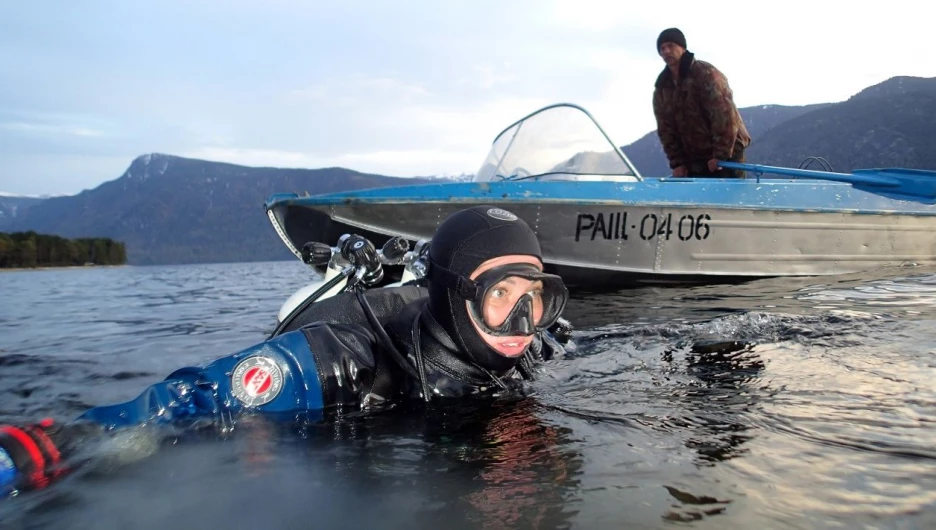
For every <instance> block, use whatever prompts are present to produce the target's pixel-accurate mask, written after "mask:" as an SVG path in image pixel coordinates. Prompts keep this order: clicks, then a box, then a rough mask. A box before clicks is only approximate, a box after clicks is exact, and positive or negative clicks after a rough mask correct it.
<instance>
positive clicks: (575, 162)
mask: <svg viewBox="0 0 936 530" xmlns="http://www.w3.org/2000/svg"><path fill="white" fill-rule="evenodd" d="M722 166H723V167H729V168H735V169H741V170H744V171H745V172H746V173H745V175H746V178H740V179H739V178H710V177H709V178H705V177H692V176H690V177H685V178H676V177H672V176H669V175H665V176H653V177H651V176H644V175H641V174H640V173H639V172H638V171H637V169H636V168H635V167H634V165H633V164H632V163H631V162H630V161H629V160H628V158H627V156H625V154H624V153H623V152H622V151H621V150H620V148H618V147H617V144H615V143H614V142H612V141H611V139H610V138H609V137H608V135H607V134H606V133H605V131H604V130H603V129H602V128H601V126H600V125H599V124H598V123H597V121H596V120H595V119H594V118H593V117H592V115H591V114H589V113H588V112H587V111H586V110H585V109H584V108H582V107H580V106H577V105H574V104H569V103H561V104H556V105H550V106H548V107H545V108H542V109H540V110H538V111H536V112H533V113H532V114H529V115H528V116H525V117H524V118H522V119H520V120H518V121H516V122H515V123H513V124H511V125H510V126H509V127H507V128H506V129H504V130H503V131H502V132H501V133H500V134H498V135H497V136H496V137H495V139H494V142H493V144H492V146H491V149H490V152H489V153H488V155H487V157H486V158H485V160H484V161H483V163H482V165H481V167H480V169H479V170H478V171H477V173H476V175H475V176H474V178H473V180H472V181H470V182H448V181H440V182H438V183H429V184H419V185H403V186H396V187H388V188H378V189H366V190H357V191H349V192H341V193H330V194H322V195H311V196H309V195H306V196H300V195H299V194H296V193H279V194H276V195H273V196H272V197H270V199H269V200H268V201H267V202H266V204H265V208H266V212H267V215H268V217H269V219H270V221H271V223H272V224H273V227H274V229H275V230H276V232H277V233H278V234H279V236H280V237H281V239H282V240H283V242H284V243H285V244H286V246H287V247H288V248H289V249H290V251H291V252H292V253H293V254H295V255H296V257H298V258H300V259H302V258H303V250H302V249H303V247H304V246H305V245H306V244H307V243H309V242H315V241H319V242H321V241H335V240H337V239H338V238H339V237H341V236H342V235H343V234H359V235H361V236H363V237H366V238H368V239H370V240H372V241H374V243H375V244H377V245H382V244H384V243H386V242H387V241H388V240H389V239H390V238H392V237H394V236H402V237H403V238H405V239H406V240H407V241H408V242H409V243H413V244H415V243H416V242H418V241H419V240H429V239H431V238H432V235H433V233H434V231H435V229H436V227H437V226H438V225H439V224H440V223H441V222H442V220H444V219H445V218H446V217H447V216H448V215H449V214H451V213H453V212H455V211H456V210H459V209H462V208H465V207H469V206H473V205H478V204H487V205H492V207H496V208H502V209H505V210H509V211H510V212H513V213H514V214H516V215H518V216H519V217H521V218H523V219H524V220H525V221H526V222H527V223H528V224H529V225H530V226H531V227H532V228H533V230H534V231H535V232H536V233H537V235H538V237H539V238H540V241H541V244H542V248H543V254H544V262H545V265H546V269H547V270H548V271H550V272H554V273H557V274H560V275H562V276H563V278H564V279H565V280H566V282H567V284H568V285H569V286H570V287H578V288H589V289H591V288H594V289H602V288H606V287H610V286H619V285H626V284H633V283H673V282H679V283H684V282H699V283H717V282H723V281H737V280H739V279H740V280H744V279H753V278H762V277H776V276H818V275H832V274H844V273H851V272H857V271H863V270H870V269H877V268H885V267H892V266H900V265H905V264H918V265H932V264H936V237H934V235H933V234H934V233H936V171H925V170H915V169H905V168H884V169H880V168H872V169H861V170H855V171H853V172H851V173H835V172H831V171H819V170H808V169H794V168H783V167H773V166H764V165H757V164H742V163H731V162H723V163H722Z"/></svg>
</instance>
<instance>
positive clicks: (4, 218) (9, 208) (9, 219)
mask: <svg viewBox="0 0 936 530" xmlns="http://www.w3.org/2000/svg"><path fill="white" fill-rule="evenodd" d="M44 200H46V198H44V197H21V196H17V195H9V194H5V193H4V194H0V232H9V231H11V229H12V228H13V226H14V224H15V223H16V220H17V217H18V216H21V215H22V214H23V212H25V211H26V210H27V209H28V208H29V207H30V206H34V205H36V204H39V203H41V202H42V201H44Z"/></svg>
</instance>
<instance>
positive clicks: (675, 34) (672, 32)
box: [657, 28, 688, 53]
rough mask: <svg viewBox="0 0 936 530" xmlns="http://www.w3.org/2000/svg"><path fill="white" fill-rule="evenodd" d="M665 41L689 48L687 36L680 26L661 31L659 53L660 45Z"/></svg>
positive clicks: (658, 41) (658, 42)
mask: <svg viewBox="0 0 936 530" xmlns="http://www.w3.org/2000/svg"><path fill="white" fill-rule="evenodd" d="M664 42H672V43H674V44H678V45H680V46H682V47H683V49H686V48H688V46H686V36H685V35H683V32H682V31H679V28H667V29H664V30H663V31H662V32H661V33H660V36H659V37H657V53H659V52H660V46H662V45H663V43H664Z"/></svg>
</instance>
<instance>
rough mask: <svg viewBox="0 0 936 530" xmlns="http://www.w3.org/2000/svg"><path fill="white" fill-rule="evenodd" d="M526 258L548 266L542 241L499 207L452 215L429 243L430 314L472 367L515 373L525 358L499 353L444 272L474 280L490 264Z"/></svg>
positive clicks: (469, 210) (526, 226)
mask: <svg viewBox="0 0 936 530" xmlns="http://www.w3.org/2000/svg"><path fill="white" fill-rule="evenodd" d="M512 254H520V255H527V256H535V257H536V258H538V259H539V260H540V261H542V259H543V258H542V251H541V249H540V244H539V239H537V237H536V234H535V233H534V232H533V230H532V229H531V228H530V227H529V225H527V224H526V222H524V220H523V219H520V218H519V217H517V216H516V215H514V214H513V213H511V212H508V211H507V210H503V209H500V208H497V207H495V206H490V205H488V206H475V207H473V208H468V209H465V210H460V211H458V212H455V213H453V214H452V215H450V216H449V217H448V218H447V219H446V220H445V221H443V222H442V224H441V225H439V228H438V229H437V230H436V233H435V234H434V235H433V236H432V241H431V242H430V243H429V260H430V264H429V272H428V279H429V310H430V312H431V313H432V315H433V317H435V319H436V320H437V321H438V322H439V324H441V325H442V327H443V328H444V329H445V331H446V332H447V333H448V334H449V336H450V337H451V338H452V339H453V340H454V341H455V343H456V344H457V345H458V347H459V348H460V349H462V350H463V351H464V353H466V354H467V355H468V356H469V357H470V359H466V360H468V361H469V362H473V363H474V364H477V365H480V366H482V367H484V368H486V369H488V370H494V371H496V372H501V371H505V370H507V369H510V368H511V367H513V366H514V365H516V363H517V362H519V358H507V357H504V356H502V355H500V354H499V353H497V352H496V351H495V350H493V349H492V348H491V347H490V346H488V345H487V343H485V342H484V340H483V339H482V338H481V337H480V336H479V335H478V333H477V331H475V329H474V327H473V326H472V324H471V317H470V316H469V314H468V309H467V307H466V306H465V299H464V298H462V297H460V296H459V295H458V293H456V292H455V288H454V286H452V285H451V283H450V282H449V281H447V280H446V278H445V277H444V272H443V271H441V270H440V268H444V269H447V270H449V271H451V272H453V273H455V274H457V275H460V276H464V277H465V278H467V277H469V276H470V275H471V273H472V272H474V270H475V269H477V268H478V267H479V266H480V265H481V264H482V263H484V262H485V261H487V260H489V259H492V258H497V257H500V256H508V255H512Z"/></svg>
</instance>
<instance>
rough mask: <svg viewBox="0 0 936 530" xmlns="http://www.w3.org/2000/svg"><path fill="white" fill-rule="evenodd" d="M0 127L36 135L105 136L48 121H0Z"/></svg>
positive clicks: (77, 127) (96, 132)
mask: <svg viewBox="0 0 936 530" xmlns="http://www.w3.org/2000/svg"><path fill="white" fill-rule="evenodd" d="M0 129H6V130H8V131H12V132H14V133H26V134H37V135H66V136H81V137H99V136H106V133H104V131H100V130H96V129H90V128H87V127H80V126H75V125H65V124H49V123H28V122H15V121H9V122H0Z"/></svg>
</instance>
